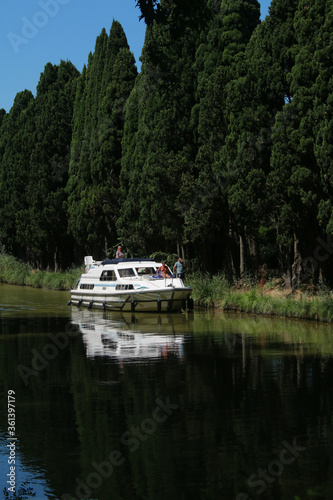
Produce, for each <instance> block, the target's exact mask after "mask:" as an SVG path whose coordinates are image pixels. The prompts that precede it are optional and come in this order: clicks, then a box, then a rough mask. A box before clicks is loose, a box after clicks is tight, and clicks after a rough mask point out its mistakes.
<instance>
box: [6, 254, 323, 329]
mask: <svg viewBox="0 0 333 500" xmlns="http://www.w3.org/2000/svg"><path fill="white" fill-rule="evenodd" d="M81 273H82V267H76V268H71V269H69V270H67V271H65V272H47V271H36V270H34V269H32V268H31V267H30V266H28V265H27V264H25V263H24V262H21V261H19V260H17V259H15V258H14V257H12V256H11V255H6V254H3V253H2V254H0V283H1V282H2V283H9V284H13V285H28V286H32V287H35V288H48V289H51V290H69V289H70V288H72V286H73V285H74V284H75V283H76V282H77V280H78V278H79V277H80V274H81ZM186 285H190V286H191V287H192V289H193V293H192V298H193V300H194V304H195V306H196V307H198V308H215V309H221V310H224V311H239V312H246V313H253V314H258V315H266V316H280V317H287V318H298V319H311V320H316V321H325V322H333V292H332V291H330V290H328V289H327V288H324V289H322V290H318V289H317V290H316V293H313V292H311V293H310V292H309V291H301V290H298V291H297V292H294V293H291V292H290V291H286V290H284V288H283V287H282V286H281V284H280V283H279V280H275V281H268V282H266V283H265V284H264V285H263V286H261V287H260V286H259V285H258V284H257V282H255V281H251V280H248V281H246V280H243V281H242V282H237V283H230V282H229V281H228V279H227V278H226V277H225V275H223V274H217V275H215V276H208V275H202V274H200V273H198V274H195V275H192V276H189V277H188V278H187V279H186Z"/></svg>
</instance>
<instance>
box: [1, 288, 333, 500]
mask: <svg viewBox="0 0 333 500" xmlns="http://www.w3.org/2000/svg"><path fill="white" fill-rule="evenodd" d="M10 288H11V290H10V293H9V295H6V296H4V291H6V292H7V289H6V290H5V289H4V288H2V287H1V286H0V299H1V300H0V307H1V310H0V324H1V335H0V360H1V363H0V370H1V378H0V387H1V393H2V398H1V399H2V405H1V413H0V429H1V436H0V440H1V444H2V448H1V449H2V454H1V472H2V477H5V475H6V470H8V463H7V459H8V450H6V447H5V442H6V439H7V427H8V423H7V391H8V390H9V389H11V390H14V391H15V404H16V414H17V419H16V422H17V423H16V436H17V438H18V441H17V467H18V469H19V470H20V474H19V475H17V478H16V479H17V489H18V488H19V486H20V484H21V483H24V481H26V478H29V480H30V481H31V485H32V487H33V488H34V492H36V494H37V495H36V497H35V498H57V499H60V498H61V499H69V498H71V499H74V498H80V499H85V498H86V499H93V498H94V499H98V500H104V499H107V500H109V498H112V499H116V500H118V499H119V500H120V499H131V500H139V499H140V500H141V499H144V500H146V499H152V500H155V499H156V498H159V499H162V500H169V499H176V500H177V499H180V500H183V499H185V500H187V499H191V500H192V499H203V500H206V499H207V500H208V499H218V500H220V499H221V498H223V499H224V498H225V499H235V500H245V499H250V498H251V499H252V498H253V499H256V498H261V499H285V500H290V499H291V500H293V499H294V498H295V497H296V496H299V498H302V499H305V498H327V499H328V498H332V497H333V488H332V481H331V479H332V472H333V469H332V467H333V466H332V463H333V462H332V459H333V433H332V402H333V389H332V377H333V363H332V352H333V329H332V327H330V326H329V325H319V324H315V323H310V322H298V321H288V320H278V319H274V320H273V319H260V318H255V317H247V316H244V317H242V316H239V315H223V314H217V313H194V314H192V315H189V316H186V315H183V314H172V315H162V314H161V315H158V314H144V315H140V314H136V315H131V314H130V313H129V314H121V313H103V312H98V311H88V310H80V309H77V308H76V307H66V303H67V299H68V297H67V295H66V293H63V292H61V293H60V294H57V293H56V292H50V293H45V291H42V290H37V291H34V292H33V293H31V294H29V293H27V290H26V289H25V290H21V288H20V287H10ZM14 288H16V291H15V290H14ZM21 292H22V294H21ZM53 294H54V295H53ZM24 301H25V302H24ZM24 303H25V304H26V305H25V307H26V309H24V307H23V309H20V308H16V309H15V307H14V306H15V304H24ZM5 482H6V481H4V483H3V484H2V488H4V487H5V486H6V484H5ZM29 484H30V483H29ZM41 492H42V493H41ZM315 493H316V495H317V496H316V497H313V496H312V494H315ZM41 495H43V496H41ZM22 498H23V497H22Z"/></svg>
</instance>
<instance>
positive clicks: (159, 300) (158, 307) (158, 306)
mask: <svg viewBox="0 0 333 500" xmlns="http://www.w3.org/2000/svg"><path fill="white" fill-rule="evenodd" d="M161 306H162V302H161V299H158V301H157V311H158V312H160V310H161Z"/></svg>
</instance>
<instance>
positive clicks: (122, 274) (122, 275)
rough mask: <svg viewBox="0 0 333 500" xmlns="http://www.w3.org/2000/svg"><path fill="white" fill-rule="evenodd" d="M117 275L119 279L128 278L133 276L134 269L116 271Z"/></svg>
mask: <svg viewBox="0 0 333 500" xmlns="http://www.w3.org/2000/svg"><path fill="white" fill-rule="evenodd" d="M118 273H119V276H120V278H129V277H131V276H135V272H134V269H132V268H131V267H128V268H126V269H118Z"/></svg>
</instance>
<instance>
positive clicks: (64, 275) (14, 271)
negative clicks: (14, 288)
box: [0, 254, 82, 290]
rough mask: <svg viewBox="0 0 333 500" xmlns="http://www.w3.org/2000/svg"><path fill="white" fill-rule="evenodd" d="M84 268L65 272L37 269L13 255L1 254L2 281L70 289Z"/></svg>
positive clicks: (37, 286) (54, 288)
mask: <svg viewBox="0 0 333 500" xmlns="http://www.w3.org/2000/svg"><path fill="white" fill-rule="evenodd" d="M81 273H82V268H81V267H80V268H71V269H68V270H67V271H65V272H48V271H36V270H34V269H32V268H31V267H30V266H28V264H25V263H24V262H21V261H19V260H17V259H15V258H14V257H12V256H11V255H6V254H0V283H9V284H11V285H28V286H32V287H34V288H48V289H50V290H69V289H70V288H71V287H72V286H73V285H74V284H75V283H76V282H77V280H78V278H79V276H80V274H81Z"/></svg>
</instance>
